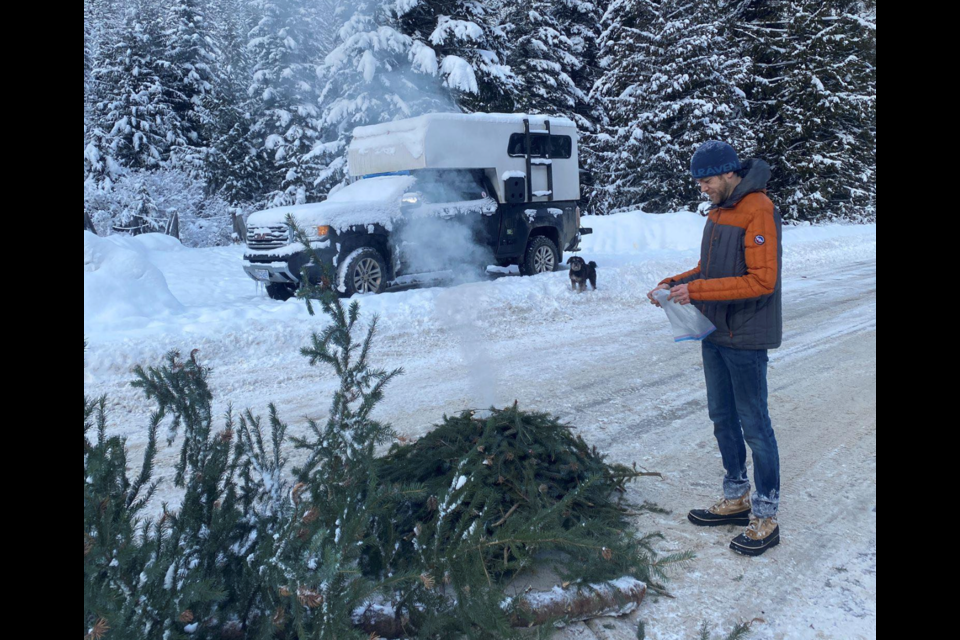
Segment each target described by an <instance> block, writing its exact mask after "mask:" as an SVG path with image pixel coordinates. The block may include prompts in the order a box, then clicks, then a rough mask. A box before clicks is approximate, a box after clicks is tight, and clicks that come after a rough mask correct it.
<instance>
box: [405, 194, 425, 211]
mask: <svg viewBox="0 0 960 640" xmlns="http://www.w3.org/2000/svg"><path fill="white" fill-rule="evenodd" d="M421 204H423V194H422V193H420V192H419V191H410V192H407V193H405V194H403V197H402V198H400V206H401V207H404V208H407V207H419V206H420V205H421Z"/></svg>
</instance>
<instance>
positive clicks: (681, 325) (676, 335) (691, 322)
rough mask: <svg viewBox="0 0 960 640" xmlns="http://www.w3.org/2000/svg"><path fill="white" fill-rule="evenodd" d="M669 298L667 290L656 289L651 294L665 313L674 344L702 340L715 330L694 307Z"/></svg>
mask: <svg viewBox="0 0 960 640" xmlns="http://www.w3.org/2000/svg"><path fill="white" fill-rule="evenodd" d="M669 296H670V290H669V289H657V290H656V292H654V294H653V297H654V298H656V299H657V302H659V303H660V308H661V309H663V310H664V311H666V312H667V319H668V320H670V326H671V327H673V341H674V342H683V341H684V340H703V339H704V338H706V337H707V336H708V335H710V334H711V333H713V332H714V331H715V330H716V327H715V326H713V323H712V322H710V321H709V320H707V318H706V316H704V315H703V314H702V313H700V310H699V309H697V308H696V307H695V306H693V305H692V304H680V303H679V302H675V301H673V300H669V299H668V298H669Z"/></svg>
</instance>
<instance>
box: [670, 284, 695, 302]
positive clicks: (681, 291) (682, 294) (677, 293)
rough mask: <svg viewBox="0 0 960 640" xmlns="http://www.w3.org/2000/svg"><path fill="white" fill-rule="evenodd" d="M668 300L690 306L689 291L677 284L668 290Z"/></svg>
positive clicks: (685, 286)
mask: <svg viewBox="0 0 960 640" xmlns="http://www.w3.org/2000/svg"><path fill="white" fill-rule="evenodd" d="M668 299H669V300H673V301H674V302H679V303H680V304H690V290H689V289H688V288H687V285H685V284H678V285H677V286H675V287H673V288H671V289H670V296H669V298H668Z"/></svg>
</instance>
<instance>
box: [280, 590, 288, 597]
mask: <svg viewBox="0 0 960 640" xmlns="http://www.w3.org/2000/svg"><path fill="white" fill-rule="evenodd" d="M280 597H281V598H289V597H290V589H288V588H287V587H280Z"/></svg>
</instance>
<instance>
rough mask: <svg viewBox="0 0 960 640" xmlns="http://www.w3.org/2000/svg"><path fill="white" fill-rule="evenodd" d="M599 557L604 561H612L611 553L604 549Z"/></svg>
mask: <svg viewBox="0 0 960 640" xmlns="http://www.w3.org/2000/svg"><path fill="white" fill-rule="evenodd" d="M600 555H602V556H603V559H604V560H613V551H611V550H610V549H608V548H606V547H604V548H603V550H602V551H601V552H600Z"/></svg>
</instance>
